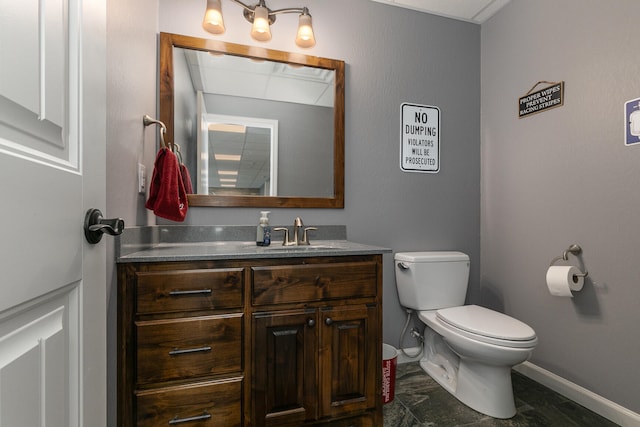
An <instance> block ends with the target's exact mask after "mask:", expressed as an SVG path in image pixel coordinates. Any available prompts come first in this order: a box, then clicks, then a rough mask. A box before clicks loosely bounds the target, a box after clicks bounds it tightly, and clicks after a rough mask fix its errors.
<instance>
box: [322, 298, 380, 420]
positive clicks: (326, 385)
mask: <svg viewBox="0 0 640 427" xmlns="http://www.w3.org/2000/svg"><path fill="white" fill-rule="evenodd" d="M320 343H321V344H320V346H321V349H320V393H321V400H320V411H321V413H320V416H321V417H327V416H339V415H342V414H346V413H349V412H354V411H362V410H365V409H369V408H375V407H376V398H377V393H376V387H377V384H378V383H379V382H380V381H381V374H380V371H381V369H382V368H381V367H380V366H381V364H380V363H381V362H380V363H379V361H378V356H379V354H380V351H379V350H378V349H379V348H380V346H381V343H380V331H379V330H378V321H377V308H376V306H375V305H353V306H344V307H336V308H327V309H323V310H322V312H321V327H320ZM379 367H380V368H379Z"/></svg>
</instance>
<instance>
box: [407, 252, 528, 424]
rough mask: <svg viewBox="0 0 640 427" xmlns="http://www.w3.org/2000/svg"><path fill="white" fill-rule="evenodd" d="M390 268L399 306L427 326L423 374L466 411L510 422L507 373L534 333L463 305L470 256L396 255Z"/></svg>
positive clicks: (494, 314) (523, 357)
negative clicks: (394, 277)
mask: <svg viewBox="0 0 640 427" xmlns="http://www.w3.org/2000/svg"><path fill="white" fill-rule="evenodd" d="M395 264H396V266H395V270H396V285H397V287H398V296H399V298H400V304H402V306H403V307H405V308H408V309H412V310H415V311H417V312H418V317H419V319H420V320H421V321H422V322H424V323H425V325H426V326H427V327H426V328H425V333H424V353H423V357H422V359H421V360H420V366H422V369H424V370H425V371H426V372H427V373H428V374H429V375H430V376H431V377H432V378H433V379H435V380H436V381H437V382H438V383H439V384H440V385H442V386H443V387H444V388H445V389H446V390H448V391H449V392H450V393H451V394H452V395H454V396H455V397H456V398H457V399H458V400H460V401H461V402H462V403H464V404H465V405H467V406H469V407H470V408H472V409H475V410H476V411H478V412H481V413H483V414H486V415H489V416H491V417H495V418H511V417H513V416H514V415H515V414H516V407H515V404H514V401H513V388H512V386H511V368H512V367H513V366H514V365H517V364H519V363H522V362H524V361H525V360H527V359H528V358H529V356H530V355H531V353H532V352H533V349H534V348H535V346H536V344H537V343H538V338H537V337H536V333H535V331H534V330H533V329H532V328H531V327H529V326H528V325H526V324H525V323H523V322H521V321H519V320H516V319H514V318H512V317H509V316H507V315H505V314H502V313H498V312H496V311H493V310H489V309H487V308H484V307H480V306H477V305H463V304H464V300H465V297H466V293H467V283H468V280H469V256H468V255H466V254H464V253H462V252H399V253H396V254H395Z"/></svg>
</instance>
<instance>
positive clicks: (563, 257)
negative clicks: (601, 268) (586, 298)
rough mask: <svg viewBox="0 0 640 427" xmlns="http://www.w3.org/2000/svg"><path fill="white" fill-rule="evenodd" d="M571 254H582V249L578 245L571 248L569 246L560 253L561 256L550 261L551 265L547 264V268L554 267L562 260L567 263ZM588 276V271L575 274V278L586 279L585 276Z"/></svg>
mask: <svg viewBox="0 0 640 427" xmlns="http://www.w3.org/2000/svg"><path fill="white" fill-rule="evenodd" d="M570 253H571V254H573V255H575V256H578V255H580V254H581V253H582V248H581V247H580V246H579V245H576V244H575V243H574V244H573V245H571V246H569V247H568V248H567V249H566V250H565V251H564V252H562V255H560V256H557V257H555V258H554V259H552V260H551V263H550V264H549V267H551V266H552V265H554V264H555V263H556V262H558V261H560V260H563V261H568V260H569V254H570ZM588 274H589V272H588V271H585V272H584V273H579V274H576V276H578V277H587V275H588Z"/></svg>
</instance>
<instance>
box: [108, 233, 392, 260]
mask: <svg viewBox="0 0 640 427" xmlns="http://www.w3.org/2000/svg"><path fill="white" fill-rule="evenodd" d="M321 230H322V231H321ZM254 234H255V227H252V226H222V227H220V226H205V227H203V226H150V227H133V228H132V229H125V233H123V235H122V236H121V237H120V238H119V239H118V242H117V262H119V263H128V262H158V261H206V260H217V259H252V258H291V257H309V256H347V255H375V254H382V253H388V252H391V249H388V248H383V247H378V246H371V245H365V244H360V243H355V242H351V241H348V240H347V239H346V228H344V226H324V227H323V226H318V232H314V234H316V237H317V238H316V239H310V240H311V245H310V246H283V245H282V240H280V238H281V237H280V236H279V235H276V236H274V237H275V238H272V240H271V245H269V246H256V243H255V241H253V240H252V239H251V237H253V236H254Z"/></svg>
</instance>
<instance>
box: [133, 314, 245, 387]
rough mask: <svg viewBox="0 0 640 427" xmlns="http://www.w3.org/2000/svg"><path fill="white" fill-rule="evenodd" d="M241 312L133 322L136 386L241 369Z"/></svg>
mask: <svg viewBox="0 0 640 427" xmlns="http://www.w3.org/2000/svg"><path fill="white" fill-rule="evenodd" d="M242 318H243V315H242V313H237V314H230V315H224V316H207V317H191V318H186V319H177V320H157V321H148V322H136V334H137V337H138V346H137V349H136V350H137V351H136V367H137V369H136V372H137V376H136V380H137V383H138V384H147V383H153V382H160V381H170V380H175V379H182V378H197V377H202V376H204V375H211V374H221V373H229V372H237V371H240V370H241V369H242Z"/></svg>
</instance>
